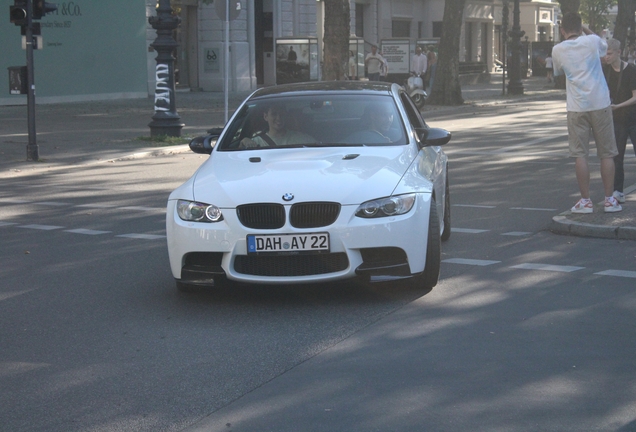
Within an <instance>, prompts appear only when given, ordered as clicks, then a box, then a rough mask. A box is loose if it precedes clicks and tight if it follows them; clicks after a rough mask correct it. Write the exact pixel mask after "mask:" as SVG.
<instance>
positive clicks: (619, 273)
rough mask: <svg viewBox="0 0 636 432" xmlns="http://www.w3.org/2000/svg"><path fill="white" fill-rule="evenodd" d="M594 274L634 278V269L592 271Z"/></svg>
mask: <svg viewBox="0 0 636 432" xmlns="http://www.w3.org/2000/svg"><path fill="white" fill-rule="evenodd" d="M594 274H596V275H601V276H618V277H627V278H634V279H636V271H627V270H605V271H602V272H598V273H594Z"/></svg>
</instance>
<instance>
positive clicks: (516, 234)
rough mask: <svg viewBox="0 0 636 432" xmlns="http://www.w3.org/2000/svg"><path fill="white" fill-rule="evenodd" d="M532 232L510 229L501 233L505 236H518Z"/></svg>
mask: <svg viewBox="0 0 636 432" xmlns="http://www.w3.org/2000/svg"><path fill="white" fill-rule="evenodd" d="M530 234H532V233H531V232H527V231H510V232H507V233H503V234H501V235H505V236H518V237H522V236H527V235H530Z"/></svg>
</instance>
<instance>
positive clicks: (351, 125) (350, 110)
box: [218, 94, 407, 151]
mask: <svg viewBox="0 0 636 432" xmlns="http://www.w3.org/2000/svg"><path fill="white" fill-rule="evenodd" d="M406 143H407V141H406V138H405V132H404V125H403V124H402V121H401V117H400V115H399V112H398V111H397V107H396V106H395V102H394V101H393V98H392V97H390V96H385V95H351V94H347V95H316V96H302V97H300V96H293V97H291V96H290V97H277V98H269V99H262V100H254V101H250V102H249V103H248V104H247V105H245V106H244V107H243V109H242V110H241V112H240V113H239V114H238V115H237V116H236V118H235V119H234V120H233V121H232V123H231V124H230V125H229V126H228V127H227V133H226V134H225V137H224V139H223V141H222V142H221V143H219V146H218V148H219V150H220V151H232V150H249V149H265V148H278V147H287V148H288V147H326V146H328V147H332V146H333V147H336V146H367V145H373V146H382V145H405V144H406Z"/></svg>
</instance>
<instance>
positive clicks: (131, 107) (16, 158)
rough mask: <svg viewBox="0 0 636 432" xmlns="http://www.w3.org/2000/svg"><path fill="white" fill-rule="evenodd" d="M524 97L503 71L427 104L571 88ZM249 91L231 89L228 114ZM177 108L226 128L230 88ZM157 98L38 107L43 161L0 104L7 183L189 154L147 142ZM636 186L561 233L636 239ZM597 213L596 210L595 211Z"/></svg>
mask: <svg viewBox="0 0 636 432" xmlns="http://www.w3.org/2000/svg"><path fill="white" fill-rule="evenodd" d="M522 83H523V86H524V94H523V95H505V96H503V95H502V90H503V84H502V76H501V74H493V75H492V76H491V82H490V83H487V84H484V83H480V84H473V85H467V86H463V87H462V96H463V98H464V100H465V104H464V105H463V106H459V107H439V106H425V108H424V112H425V113H426V112H428V113H429V117H431V116H434V115H435V113H436V112H439V111H444V112H447V111H451V110H457V111H459V110H463V109H470V108H471V107H473V108H474V107H479V106H492V105H504V104H509V103H517V102H519V101H529V100H537V99H545V98H561V99H563V101H565V90H559V89H555V88H554V86H553V85H552V84H549V83H547V82H546V80H545V78H544V77H532V78H528V79H524V80H523V81H522ZM248 95H249V93H240V94H230V96H229V104H228V105H229V109H228V110H229V115H230V116H231V114H232V112H233V110H234V109H236V108H237V107H238V105H239V104H240V102H241V101H242V100H243V99H244V98H245V97H247V96H248ZM176 105H177V113H178V114H179V116H180V117H181V121H182V122H183V123H185V127H184V128H183V130H182V136H183V137H190V138H192V137H195V136H198V135H203V134H205V131H206V130H208V129H209V128H211V127H215V126H222V125H223V122H224V118H225V101H224V94H223V93H210V92H177V94H176ZM153 114H154V110H153V100H152V99H150V98H145V99H123V100H114V101H98V102H73V103H64V104H50V105H37V106H36V131H37V144H38V147H39V158H40V161H39V162H27V161H26V145H27V142H28V134H27V131H28V126H27V108H26V106H24V105H20V106H0V180H1V179H6V178H16V177H22V176H25V175H40V174H43V173H47V172H50V171H51V170H58V169H68V168H72V167H86V166H89V165H93V164H100V163H105V162H108V161H114V160H127V159H138V158H143V157H150V156H154V155H161V154H172V153H183V152H189V151H190V150H189V148H188V146H187V144H185V142H187V139H184V144H178V145H169V144H166V145H162V144H161V143H151V142H149V141H145V140H141V139H140V138H144V137H145V138H147V137H149V136H150V129H149V127H148V123H150V121H151V120H152V115H153ZM635 189H636V185H635V186H632V187H631V188H628V189H627V190H626V191H625V193H626V195H627V194H628V193H629V194H630V195H629V196H627V197H626V198H627V202H626V203H625V204H623V211H622V212H620V213H614V214H604V213H603V212H602V209H601V208H600V207H599V208H598V210H599V211H595V213H593V214H591V215H572V214H570V212H569V211H567V212H564V213H562V214H560V215H558V216H555V217H554V218H553V221H552V224H551V226H550V229H551V230H552V231H555V232H559V233H565V234H572V235H582V236H591V237H603V238H617V239H631V240H636V194H633V193H632V192H633V191H634V190H635ZM595 210H597V209H595Z"/></svg>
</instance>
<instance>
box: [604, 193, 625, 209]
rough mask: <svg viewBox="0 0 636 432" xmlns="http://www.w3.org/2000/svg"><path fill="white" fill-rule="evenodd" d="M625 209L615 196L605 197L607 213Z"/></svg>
mask: <svg viewBox="0 0 636 432" xmlns="http://www.w3.org/2000/svg"><path fill="white" fill-rule="evenodd" d="M621 210H623V207H621V205H620V204H619V203H618V201H617V200H616V198H614V197H613V196H611V197H609V198H605V213H614V212H619V211H621Z"/></svg>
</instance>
